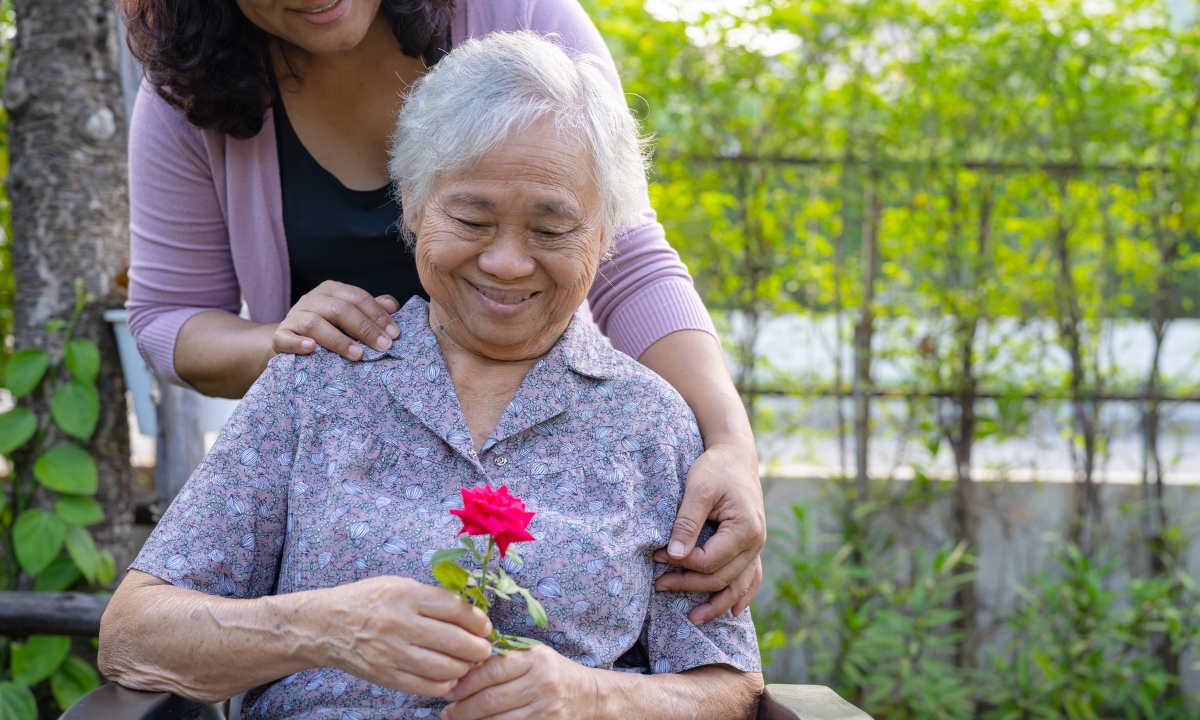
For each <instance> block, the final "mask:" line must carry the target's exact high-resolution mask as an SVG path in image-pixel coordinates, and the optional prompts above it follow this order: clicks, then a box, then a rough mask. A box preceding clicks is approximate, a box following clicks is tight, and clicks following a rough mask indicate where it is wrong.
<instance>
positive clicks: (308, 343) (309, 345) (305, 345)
mask: <svg viewBox="0 0 1200 720" xmlns="http://www.w3.org/2000/svg"><path fill="white" fill-rule="evenodd" d="M316 345H317V344H316V343H314V342H313V341H312V340H309V339H308V338H305V339H304V340H301V341H300V347H301V348H302V349H304V350H312V349H313V348H315V347H316Z"/></svg>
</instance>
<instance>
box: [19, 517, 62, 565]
mask: <svg viewBox="0 0 1200 720" xmlns="http://www.w3.org/2000/svg"><path fill="white" fill-rule="evenodd" d="M12 532H13V544H14V547H15V548H16V552H17V560H18V561H19V562H20V563H21V569H22V570H24V571H25V572H26V573H28V574H29V575H32V576H36V575H37V574H38V573H40V572H41V571H42V570H43V569H44V568H45V567H46V566H47V565H49V564H50V561H51V560H53V559H54V558H55V556H57V555H58V551H59V550H61V549H62V545H63V539H64V538H65V536H66V527H65V526H64V525H63V523H62V521H61V520H59V519H58V517H56V516H55V515H54V514H53V513H49V512H46V511H45V510H41V509H39V508H30V509H28V510H26V511H24V512H22V513H21V514H20V515H19V516H18V517H17V521H16V522H15V523H13V531H12Z"/></svg>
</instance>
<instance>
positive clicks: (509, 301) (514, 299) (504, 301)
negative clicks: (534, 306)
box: [472, 283, 538, 305]
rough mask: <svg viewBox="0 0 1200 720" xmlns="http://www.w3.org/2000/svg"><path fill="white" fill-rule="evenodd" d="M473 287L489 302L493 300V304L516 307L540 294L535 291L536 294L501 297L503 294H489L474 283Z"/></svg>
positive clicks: (505, 295)
mask: <svg viewBox="0 0 1200 720" xmlns="http://www.w3.org/2000/svg"><path fill="white" fill-rule="evenodd" d="M472 285H473V286H474V288H475V290H476V291H477V292H478V293H479V294H480V295H482V296H484V297H485V298H487V299H488V300H491V301H492V302H497V303H500V304H501V305H516V304H518V303H522V302H525V301H526V300H528V299H529V298H531V297H533V296H534V295H537V294H538V291H536V290H535V291H534V292H531V293H526V294H525V295H515V296H514V295H508V294H503V295H501V294H497V293H495V292H488V291H487V290H484V289H483V288H481V287H479V286H478V285H474V283H472Z"/></svg>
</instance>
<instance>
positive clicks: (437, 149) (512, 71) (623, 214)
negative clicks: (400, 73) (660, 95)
mask: <svg viewBox="0 0 1200 720" xmlns="http://www.w3.org/2000/svg"><path fill="white" fill-rule="evenodd" d="M543 119H549V120H550V121H552V122H553V123H554V124H555V127H556V128H557V129H558V130H559V132H561V133H564V134H565V135H566V136H567V137H568V138H570V139H571V140H573V141H575V142H579V143H581V144H582V146H583V147H584V148H586V149H587V150H588V153H589V155H590V160H591V171H592V178H593V180H594V181H595V183H596V187H597V189H598V190H599V194H600V198H601V207H602V209H601V214H602V227H603V230H604V238H605V241H606V242H607V243H611V242H612V241H613V240H614V239H615V237H616V235H617V233H618V232H619V231H620V230H622V229H626V228H629V227H632V226H634V225H635V224H637V223H638V220H639V218H640V215H641V211H642V207H643V206H644V204H645V200H646V154H645V151H644V149H643V140H642V139H641V137H640V136H639V133H638V125H637V122H636V121H635V120H634V118H633V116H632V115H631V114H630V112H629V109H628V108H627V107H626V105H625V101H624V98H622V97H621V95H620V94H619V93H618V92H617V90H616V89H615V88H614V86H613V84H612V83H611V82H610V81H609V79H608V75H607V74H606V71H605V66H604V64H603V63H602V61H601V60H600V59H599V58H597V57H595V56H594V55H587V54H576V55H568V54H567V52H566V51H564V50H563V48H562V47H560V46H559V45H556V44H555V43H553V42H551V41H549V40H546V39H544V38H542V37H540V36H538V35H536V34H534V33H531V32H515V33H492V34H490V35H487V36H485V37H483V38H480V39H473V40H468V41H467V42H464V43H463V44H462V45H459V46H457V47H455V48H454V50H453V51H452V52H450V53H449V54H448V55H446V56H445V57H444V58H442V60H441V61H440V62H438V64H437V65H435V66H434V67H433V69H432V70H430V71H429V72H428V73H427V74H426V75H425V76H424V77H422V78H421V79H420V80H418V81H417V82H416V83H414V84H413V86H412V88H411V89H410V90H409V93H408V97H407V100H406V102H405V104H404V108H403V109H402V110H401V111H400V118H399V120H398V121H397V123H396V132H395V134H394V135H393V136H392V149H391V162H390V163H389V165H388V171H389V173H390V174H391V176H392V180H393V181H394V182H395V184H396V190H397V193H398V194H402V195H403V196H404V198H405V200H406V202H407V206H406V207H405V208H404V215H405V216H406V217H408V216H410V215H411V216H417V215H420V213H421V211H422V209H423V208H424V206H425V203H426V201H427V200H428V197H429V191H430V189H431V188H432V187H433V185H434V182H435V181H436V180H438V179H439V178H441V177H444V176H447V175H455V174H458V173H462V172H466V171H469V170H470V169H471V168H472V167H474V166H475V164H476V163H477V162H478V161H479V159H480V158H481V157H482V156H483V155H484V154H485V153H487V152H488V151H490V150H492V149H495V148H496V147H498V146H499V145H501V144H502V143H503V142H504V141H505V140H506V139H507V138H508V137H509V136H510V135H512V134H513V133H519V132H522V131H523V130H526V129H528V128H529V127H530V125H532V124H534V123H535V122H538V121H540V120H543ZM405 225H406V226H407V225H408V222H407V220H406V221H405ZM406 230H407V231H408V232H406V233H405V235H406V236H407V239H408V241H409V242H410V243H411V242H412V241H413V237H412V228H411V227H406Z"/></svg>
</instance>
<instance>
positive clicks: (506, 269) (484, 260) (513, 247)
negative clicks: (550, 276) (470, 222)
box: [479, 236, 537, 280]
mask: <svg viewBox="0 0 1200 720" xmlns="http://www.w3.org/2000/svg"><path fill="white" fill-rule="evenodd" d="M536 268H537V261H535V260H534V259H533V257H532V256H530V254H529V251H528V248H527V247H526V244H525V241H524V240H523V239H521V238H517V237H512V236H509V237H500V238H497V239H496V240H495V241H494V242H492V243H491V244H490V245H489V246H488V247H487V249H485V250H484V251H483V252H482V253H480V255H479V269H480V270H482V271H484V272H485V273H487V274H489V275H492V276H494V277H498V278H501V279H502V280H517V279H519V278H523V277H528V276H530V275H532V274H533V272H534V270H535V269H536Z"/></svg>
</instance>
